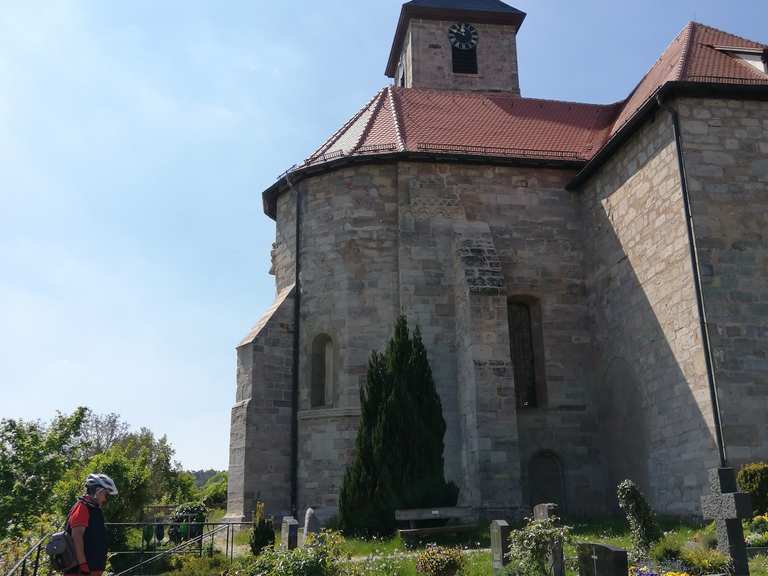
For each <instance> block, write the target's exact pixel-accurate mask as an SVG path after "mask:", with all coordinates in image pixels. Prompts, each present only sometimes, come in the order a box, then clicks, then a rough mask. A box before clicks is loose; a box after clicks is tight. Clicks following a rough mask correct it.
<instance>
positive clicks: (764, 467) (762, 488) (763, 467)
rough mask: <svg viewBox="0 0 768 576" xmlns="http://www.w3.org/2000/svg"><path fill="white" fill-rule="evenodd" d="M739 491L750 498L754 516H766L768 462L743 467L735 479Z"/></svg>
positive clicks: (767, 511) (767, 504)
mask: <svg viewBox="0 0 768 576" xmlns="http://www.w3.org/2000/svg"><path fill="white" fill-rule="evenodd" d="M736 481H737V482H738V484H739V489H740V490H741V491H743V492H749V494H750V495H751V496H752V509H753V510H754V512H755V514H768V462H752V463H751V464H746V465H744V466H743V467H742V468H741V470H739V473H738V475H737V477H736Z"/></svg>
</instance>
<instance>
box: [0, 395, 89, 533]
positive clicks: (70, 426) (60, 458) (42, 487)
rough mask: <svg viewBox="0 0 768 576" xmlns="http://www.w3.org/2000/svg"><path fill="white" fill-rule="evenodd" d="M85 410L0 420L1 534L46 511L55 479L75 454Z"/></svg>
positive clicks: (19, 528) (18, 529)
mask: <svg viewBox="0 0 768 576" xmlns="http://www.w3.org/2000/svg"><path fill="white" fill-rule="evenodd" d="M86 415H87V411H86V409H85V408H78V409H77V410H75V412H74V413H73V414H71V415H69V416H65V415H62V414H59V415H58V416H57V417H56V418H55V419H54V420H53V422H51V424H50V425H48V426H46V425H44V424H41V423H40V422H24V421H22V420H2V421H0V538H3V537H5V536H8V535H17V534H19V533H21V531H23V530H24V529H25V528H27V527H29V526H30V525H31V523H32V522H33V521H34V519H35V518H36V517H37V516H39V515H41V514H43V513H45V512H48V511H49V507H50V497H51V494H52V489H53V486H54V484H55V483H56V482H57V481H58V479H59V478H61V476H62V475H63V474H64V472H65V471H66V470H67V469H68V468H69V467H70V466H71V465H72V462H73V461H74V460H75V458H76V456H77V441H78V439H79V436H80V432H81V428H82V425H83V421H84V420H85V418H86Z"/></svg>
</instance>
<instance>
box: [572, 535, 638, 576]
mask: <svg viewBox="0 0 768 576" xmlns="http://www.w3.org/2000/svg"><path fill="white" fill-rule="evenodd" d="M576 552H577V554H578V559H579V576H627V574H629V560H628V557H627V551H626V550H624V549H623V548H616V547H614V546H608V545H606V544H593V543H592V542H579V543H578V544H577V545H576Z"/></svg>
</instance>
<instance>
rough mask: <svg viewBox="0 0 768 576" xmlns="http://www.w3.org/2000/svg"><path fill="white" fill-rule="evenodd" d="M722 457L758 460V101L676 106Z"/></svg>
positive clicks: (767, 132)
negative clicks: (721, 431) (721, 428)
mask: <svg viewBox="0 0 768 576" xmlns="http://www.w3.org/2000/svg"><path fill="white" fill-rule="evenodd" d="M677 107H678V109H679V113H680V117H681V131H682V140H683V150H684V151H685V166H686V171H687V174H688V187H689V190H690V195H691V205H692V211H693V219H694V227H695V235H696V245H697V248H698V256H699V265H700V268H701V271H702V282H703V293H704V305H705V308H706V314H707V320H708V324H709V334H710V342H711V346H712V353H713V356H714V362H715V373H716V378H717V381H718V386H719V390H720V404H721V410H722V416H723V425H724V435H725V438H726V442H727V445H728V456H729V459H730V460H732V464H735V465H741V464H743V463H745V462H749V461H754V460H766V459H768V425H766V414H768V394H766V391H768V103H766V102H758V101H746V100H718V99H685V100H681V101H680V102H679V103H678V105H677Z"/></svg>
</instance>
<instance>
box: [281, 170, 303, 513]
mask: <svg viewBox="0 0 768 576" xmlns="http://www.w3.org/2000/svg"><path fill="white" fill-rule="evenodd" d="M285 181H286V183H287V184H288V188H289V189H290V190H292V191H294V192H295V193H296V232H295V235H294V244H295V250H296V254H295V264H294V271H295V272H294V287H293V292H294V296H293V374H292V376H293V383H292V386H291V494H290V503H291V516H293V517H294V518H298V511H299V345H300V343H301V342H300V335H301V331H300V330H299V327H300V323H301V259H300V248H301V195H300V193H299V189H298V188H295V187H294V186H293V183H292V182H291V175H290V174H289V173H286V174H285Z"/></svg>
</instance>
